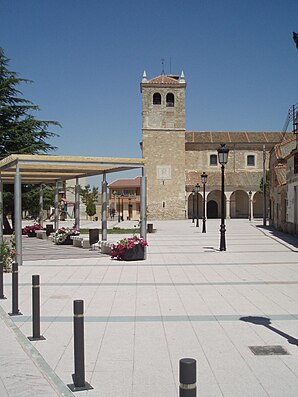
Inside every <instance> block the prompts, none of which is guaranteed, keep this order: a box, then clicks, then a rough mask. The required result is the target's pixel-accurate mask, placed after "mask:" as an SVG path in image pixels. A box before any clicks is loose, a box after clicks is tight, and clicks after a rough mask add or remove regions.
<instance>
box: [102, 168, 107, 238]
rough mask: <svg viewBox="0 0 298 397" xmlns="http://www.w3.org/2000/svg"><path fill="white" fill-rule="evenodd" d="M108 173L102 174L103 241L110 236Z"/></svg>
mask: <svg viewBox="0 0 298 397" xmlns="http://www.w3.org/2000/svg"><path fill="white" fill-rule="evenodd" d="M106 178H107V177H106V173H105V172H104V173H103V174H102V185H101V193H102V206H101V239H102V241H107V238H108V228H107V190H108V188H107V186H108V184H107V179H106Z"/></svg>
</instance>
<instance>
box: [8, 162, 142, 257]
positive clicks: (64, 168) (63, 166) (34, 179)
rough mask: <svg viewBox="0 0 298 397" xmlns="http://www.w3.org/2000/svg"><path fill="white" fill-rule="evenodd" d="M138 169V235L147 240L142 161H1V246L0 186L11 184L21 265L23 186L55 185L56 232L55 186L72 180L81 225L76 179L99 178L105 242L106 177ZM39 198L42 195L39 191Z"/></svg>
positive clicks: (57, 213)
mask: <svg viewBox="0 0 298 397" xmlns="http://www.w3.org/2000/svg"><path fill="white" fill-rule="evenodd" d="M132 169H141V171H142V177H141V207H140V221H141V228H140V232H141V235H142V236H144V238H146V232H147V225H146V223H147V220H146V176H145V162H144V159H135V158H111V157H83V156H52V155H22V154H13V155H10V156H8V157H6V158H4V159H3V160H1V161H0V243H2V242H3V185H4V184H14V210H15V216H14V223H15V239H16V253H17V254H16V262H17V263H18V265H22V262H23V260H22V183H23V184H29V183H30V184H36V185H40V186H42V184H53V185H55V203H54V204H55V205H54V207H55V222H54V224H55V229H57V228H58V224H59V212H58V204H59V203H58V186H59V182H61V181H67V180H71V179H75V180H76V185H75V224H76V227H79V223H80V207H79V201H80V186H79V178H86V177H90V176H96V175H102V220H101V223H102V227H101V229H102V240H103V241H105V240H107V203H108V197H107V180H106V176H107V174H110V173H114V172H120V171H128V170H132ZM41 190H42V189H41ZM41 196H42V192H41Z"/></svg>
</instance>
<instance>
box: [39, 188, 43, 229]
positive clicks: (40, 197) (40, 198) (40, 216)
mask: <svg viewBox="0 0 298 397" xmlns="http://www.w3.org/2000/svg"><path fill="white" fill-rule="evenodd" d="M39 224H40V225H41V226H43V185H42V184H41V185H40V188H39Z"/></svg>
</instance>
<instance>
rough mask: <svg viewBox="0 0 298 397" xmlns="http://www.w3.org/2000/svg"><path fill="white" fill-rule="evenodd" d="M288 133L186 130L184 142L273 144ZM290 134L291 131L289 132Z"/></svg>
mask: <svg viewBox="0 0 298 397" xmlns="http://www.w3.org/2000/svg"><path fill="white" fill-rule="evenodd" d="M289 134H290V133H286V135H285V134H284V133H283V132H279V131H277V132H253V131H219V132H218V131H198V132H191V131H186V133H185V140H186V143H192V144H195V143H200V144H206V143H207V144H208V143H209V144H220V143H226V144H229V143H231V144H234V143H237V144H247V143H249V144H252V143H259V144H260V143H263V144H266V143H267V144H268V143H270V144H274V143H279V142H280V141H281V140H282V139H283V137H284V136H288V135H289ZM291 134H292V133H291Z"/></svg>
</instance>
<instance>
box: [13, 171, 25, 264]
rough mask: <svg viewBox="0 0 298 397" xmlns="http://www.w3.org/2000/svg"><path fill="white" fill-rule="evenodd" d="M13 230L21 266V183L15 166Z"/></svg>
mask: <svg viewBox="0 0 298 397" xmlns="http://www.w3.org/2000/svg"><path fill="white" fill-rule="evenodd" d="M14 230H15V241H16V262H17V263H18V265H22V264H23V258H22V183H21V173H20V166H19V164H18V163H17V164H16V174H15V179H14Z"/></svg>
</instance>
